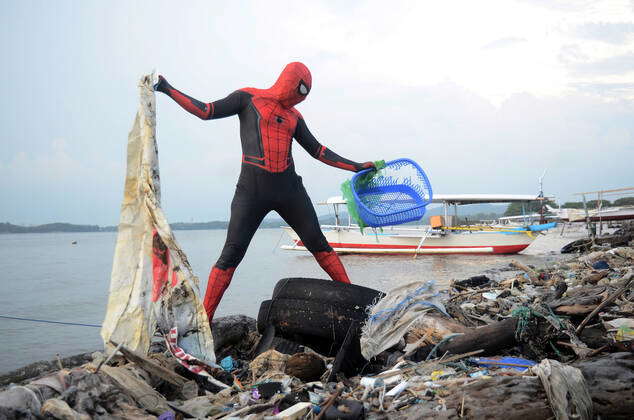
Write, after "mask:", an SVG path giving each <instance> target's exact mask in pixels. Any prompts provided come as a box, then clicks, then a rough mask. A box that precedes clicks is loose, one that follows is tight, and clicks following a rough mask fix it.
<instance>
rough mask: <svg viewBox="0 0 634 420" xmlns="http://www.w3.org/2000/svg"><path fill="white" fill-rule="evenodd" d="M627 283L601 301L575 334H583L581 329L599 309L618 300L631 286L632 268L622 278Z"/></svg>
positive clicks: (633, 273)
mask: <svg viewBox="0 0 634 420" xmlns="http://www.w3.org/2000/svg"><path fill="white" fill-rule="evenodd" d="M622 280H623V281H624V282H625V283H624V284H623V286H621V287H620V288H619V289H618V290H617V291H616V292H614V293H612V295H610V296H609V297H608V298H607V299H605V300H604V301H603V302H601V303H600V304H599V306H597V307H596V308H595V309H594V311H592V312H591V313H590V314H589V315H588V316H587V317H586V318H585V319H584V320H583V321H581V324H579V326H578V327H577V329H576V330H575V334H576V335H579V334H581V331H583V329H584V328H585V326H586V324H587V323H588V322H590V320H591V319H592V318H593V317H594V316H595V315H596V314H598V313H599V311H600V310H601V309H603V308H604V307H605V306H607V305H608V304H610V303H612V302H614V301H615V300H616V298H618V297H619V296H621V295H622V294H623V293H624V292H625V291H626V290H627V289H629V288H630V284H632V280H634V272H633V271H632V269H629V270H628V271H627V273H626V274H625V276H623V279H622Z"/></svg>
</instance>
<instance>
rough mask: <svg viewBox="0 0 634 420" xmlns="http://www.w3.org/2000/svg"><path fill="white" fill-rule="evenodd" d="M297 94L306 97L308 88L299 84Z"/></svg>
mask: <svg viewBox="0 0 634 420" xmlns="http://www.w3.org/2000/svg"><path fill="white" fill-rule="evenodd" d="M299 93H300V94H302V95H308V88H307V87H306V85H304V84H303V83H300V84H299Z"/></svg>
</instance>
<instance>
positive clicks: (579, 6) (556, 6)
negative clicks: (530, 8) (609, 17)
mask: <svg viewBox="0 0 634 420" xmlns="http://www.w3.org/2000/svg"><path fill="white" fill-rule="evenodd" d="M519 1H520V2H522V3H528V4H531V5H535V6H539V7H543V8H546V9H551V10H558V11H579V10H583V9H587V8H589V7H590V6H592V5H593V4H594V3H596V1H595V0H519Z"/></svg>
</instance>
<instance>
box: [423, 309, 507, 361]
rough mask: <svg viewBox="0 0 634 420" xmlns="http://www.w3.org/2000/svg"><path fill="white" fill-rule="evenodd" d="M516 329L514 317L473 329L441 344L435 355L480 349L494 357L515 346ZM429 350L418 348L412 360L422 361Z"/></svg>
mask: <svg viewBox="0 0 634 420" xmlns="http://www.w3.org/2000/svg"><path fill="white" fill-rule="evenodd" d="M516 328H517V318H515V317H513V318H507V319H505V320H504V321H500V322H496V323H493V324H489V325H485V326H483V327H479V328H475V329H473V330H471V331H470V332H468V333H465V334H463V335H459V336H457V337H454V338H452V339H451V340H450V341H448V342H446V343H444V344H441V345H440V346H439V347H438V349H437V350H436V354H445V353H450V354H459V353H467V352H470V351H474V350H478V349H481V350H482V354H483V355H494V354H496V353H498V352H499V351H501V350H504V349H507V348H510V347H513V346H515V345H516V344H517V340H516V339H515V329H516ZM431 350H432V346H425V347H422V348H420V349H419V350H417V351H416V353H414V355H413V356H412V360H414V361H420V360H424V359H425V358H426V357H427V355H428V354H429V353H430V352H431Z"/></svg>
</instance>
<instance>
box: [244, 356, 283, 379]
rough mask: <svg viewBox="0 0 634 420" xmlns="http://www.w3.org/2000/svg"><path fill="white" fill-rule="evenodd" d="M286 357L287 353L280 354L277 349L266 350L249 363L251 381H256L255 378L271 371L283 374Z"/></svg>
mask: <svg viewBox="0 0 634 420" xmlns="http://www.w3.org/2000/svg"><path fill="white" fill-rule="evenodd" d="M288 358H289V356H288V355H286V354H282V353H280V352H279V351H276V350H268V351H265V352H264V353H262V354H261V355H259V356H258V357H256V358H255V359H253V361H252V362H251V363H249V368H250V370H251V375H252V378H253V382H257V380H256V378H259V377H261V376H262V375H265V374H269V373H271V372H279V373H281V374H284V370H285V368H286V361H287V360H288Z"/></svg>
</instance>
